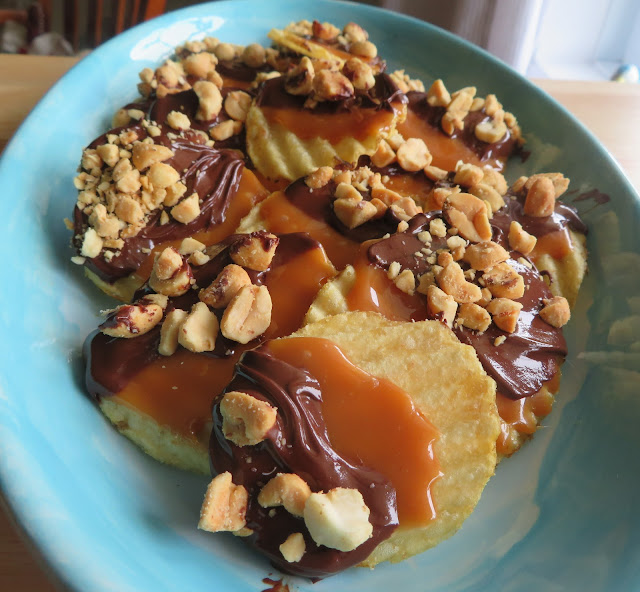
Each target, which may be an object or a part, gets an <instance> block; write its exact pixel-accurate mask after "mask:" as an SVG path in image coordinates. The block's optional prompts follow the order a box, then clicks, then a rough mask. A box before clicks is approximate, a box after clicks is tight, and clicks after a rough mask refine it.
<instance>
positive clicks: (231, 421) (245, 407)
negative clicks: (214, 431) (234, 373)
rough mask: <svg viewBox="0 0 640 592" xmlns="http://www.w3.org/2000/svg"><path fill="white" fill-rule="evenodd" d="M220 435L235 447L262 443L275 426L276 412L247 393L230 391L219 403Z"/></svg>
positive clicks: (267, 404)
mask: <svg viewBox="0 0 640 592" xmlns="http://www.w3.org/2000/svg"><path fill="white" fill-rule="evenodd" d="M220 414H221V415H222V433H223V434H224V437H225V438H226V439H227V440H230V441H231V442H233V443H234V444H236V445H237V446H254V445H255V444H258V443H260V442H262V441H263V440H264V439H265V438H266V436H267V433H268V432H269V430H270V429H271V428H272V427H273V426H275V424H276V417H277V415H278V410H277V408H275V407H272V406H271V405H269V403H267V402H266V401H262V400H260V399H256V398H255V397H252V396H251V395H248V394H247V393H241V392H239V391H230V392H228V393H225V394H224V396H223V397H222V400H221V401H220Z"/></svg>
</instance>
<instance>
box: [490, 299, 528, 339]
mask: <svg viewBox="0 0 640 592" xmlns="http://www.w3.org/2000/svg"><path fill="white" fill-rule="evenodd" d="M521 310H522V304H520V303H519V302H514V301H513V300H510V299H508V298H494V299H493V300H491V302H489V304H487V311H489V312H490V313H491V316H492V317H493V322H494V323H495V324H496V325H497V326H498V327H499V328H500V329H502V330H503V331H507V333H513V332H514V331H515V330H516V327H517V325H518V317H519V316H520V311H521Z"/></svg>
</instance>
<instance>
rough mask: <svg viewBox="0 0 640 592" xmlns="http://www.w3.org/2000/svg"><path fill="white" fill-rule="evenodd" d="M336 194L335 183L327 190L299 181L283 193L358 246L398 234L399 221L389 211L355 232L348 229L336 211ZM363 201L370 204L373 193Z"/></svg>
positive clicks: (300, 207)
mask: <svg viewBox="0 0 640 592" xmlns="http://www.w3.org/2000/svg"><path fill="white" fill-rule="evenodd" d="M335 190H336V184H335V181H333V180H331V181H329V182H328V183H327V184H326V185H325V186H324V187H320V188H319V189H311V188H310V187H308V186H307V184H306V183H305V181H304V179H298V180H297V181H294V182H293V183H291V185H289V186H288V187H287V188H286V189H285V192H284V193H285V196H286V197H287V199H288V200H289V201H290V202H291V203H292V204H293V205H294V206H295V207H296V208H298V209H299V210H300V211H302V212H304V213H305V214H306V215H307V216H309V217H310V218H313V219H314V220H319V221H322V222H325V223H326V224H328V225H329V226H331V227H332V228H334V229H335V230H337V231H338V232H339V233H340V234H342V235H343V236H346V237H347V238H349V239H351V240H353V241H355V242H358V243H361V242H364V241H367V240H371V239H374V238H380V237H382V236H384V235H385V234H387V233H392V232H395V230H396V228H397V227H398V223H399V222H400V218H398V217H397V216H396V215H395V214H394V213H393V211H392V210H391V209H388V210H387V211H386V213H385V215H384V216H383V217H381V218H377V219H375V220H371V221H369V222H366V223H365V224H362V225H360V226H357V227H356V228H348V227H347V226H345V225H344V224H343V223H342V222H341V221H340V220H339V219H338V217H337V216H336V215H335V213H334V211H333V202H334V200H335V197H334V194H335ZM362 197H363V199H366V200H371V195H370V193H366V194H363V195H362Z"/></svg>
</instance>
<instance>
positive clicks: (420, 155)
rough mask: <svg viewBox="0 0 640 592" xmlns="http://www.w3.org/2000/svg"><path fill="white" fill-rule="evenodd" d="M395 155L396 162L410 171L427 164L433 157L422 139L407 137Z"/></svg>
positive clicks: (415, 170) (418, 169)
mask: <svg viewBox="0 0 640 592" xmlns="http://www.w3.org/2000/svg"><path fill="white" fill-rule="evenodd" d="M396 157H397V159H398V164H399V165H400V166H401V167H402V168H403V169H404V170H405V171H409V172H412V173H415V172H417V171H420V170H422V169H423V168H425V167H426V166H429V164H431V160H432V158H433V157H432V156H431V153H430V152H429V149H428V148H427V145H426V144H425V143H424V140H421V139H419V138H409V139H408V140H407V141H406V142H405V143H404V144H402V145H401V146H400V147H399V148H398V150H397V154H396Z"/></svg>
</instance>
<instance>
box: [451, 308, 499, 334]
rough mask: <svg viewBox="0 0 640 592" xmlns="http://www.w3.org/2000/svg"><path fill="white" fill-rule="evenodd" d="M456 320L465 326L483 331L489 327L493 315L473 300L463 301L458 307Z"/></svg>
mask: <svg viewBox="0 0 640 592" xmlns="http://www.w3.org/2000/svg"><path fill="white" fill-rule="evenodd" d="M456 322H457V323H458V324H459V325H462V326H463V327H467V328H468V329H472V330H474V331H479V332H480V333H482V332H484V331H486V330H487V329H488V328H489V325H490V324H491V315H490V314H489V313H488V312H487V311H486V310H485V309H484V308H482V307H481V306H478V305H477V304H474V303H473V302H463V303H462V304H461V305H460V308H459V309H458V317H457V319H456Z"/></svg>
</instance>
